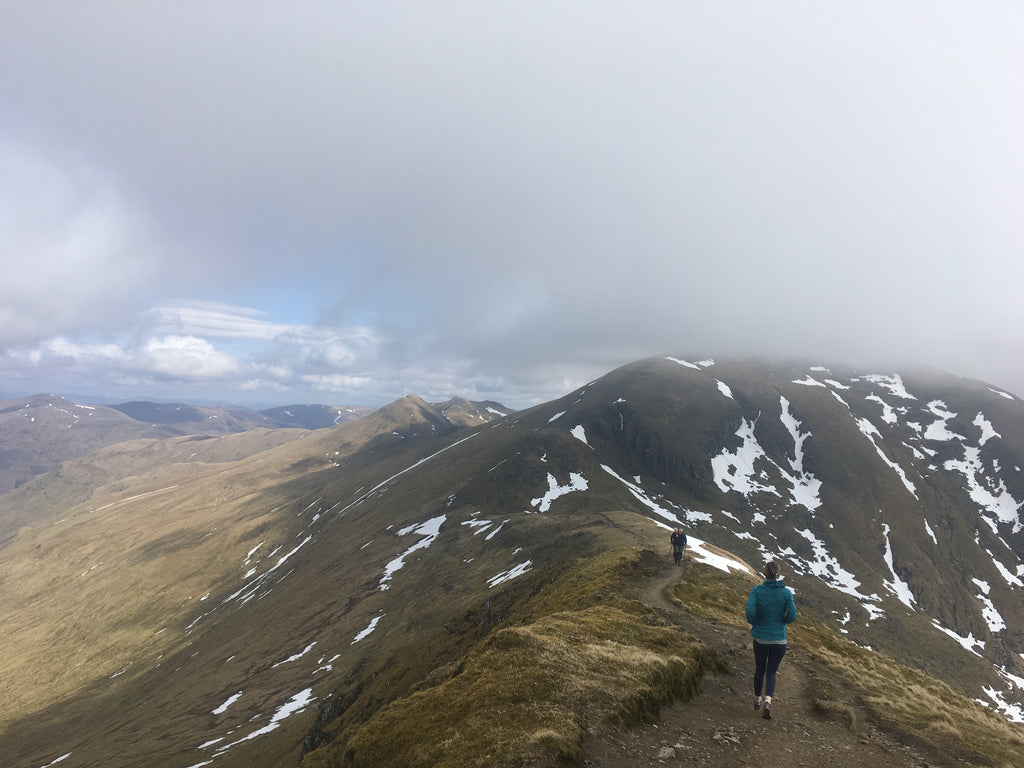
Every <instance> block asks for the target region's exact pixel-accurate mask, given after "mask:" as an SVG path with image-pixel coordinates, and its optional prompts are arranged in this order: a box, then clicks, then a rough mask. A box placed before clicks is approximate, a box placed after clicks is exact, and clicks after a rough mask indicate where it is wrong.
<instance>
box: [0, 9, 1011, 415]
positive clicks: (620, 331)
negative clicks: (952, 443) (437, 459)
mask: <svg viewBox="0 0 1024 768" xmlns="http://www.w3.org/2000/svg"><path fill="white" fill-rule="evenodd" d="M0 9H2V18H3V24H2V25H0V253H2V257H3V262H2V274H0V377H2V378H0V393H3V394H5V395H8V396H10V395H13V394H18V395H20V394H28V393H34V392H55V393H60V394H67V393H72V394H75V395H80V396H81V395H89V396H94V397H96V398H99V397H106V398H115V399H117V398H121V399H136V398H148V399H176V400H203V399H205V400H222V401H235V402H239V403H243V404H271V403H299V402H323V403H334V404H344V405H371V406H377V405H382V404H384V403H386V402H389V401H390V400H393V399H395V398H397V397H401V396H403V395H405V394H418V395H421V396H423V397H425V398H426V399H428V400H430V401H439V400H444V399H447V398H449V397H451V396H455V395H459V396H463V397H469V398H472V399H496V400H500V401H502V402H504V403H505V404H507V405H510V406H512V407H517V408H521V407H525V406H528V405H532V404H535V403H538V402H542V401H544V400H548V399H551V398H554V397H558V396H560V395H562V394H565V393H566V392H568V391H570V390H571V389H573V388H574V387H576V386H578V385H580V384H582V383H585V382H586V381H588V380H590V379H592V378H594V377H596V376H599V375H601V374H603V373H605V372H607V371H609V370H611V369H612V368H615V367H617V366H618V365H621V364H624V363H627V362H631V361H633V360H636V359H639V358H642V357H646V356H648V355H654V354H672V355H676V356H684V357H685V356H690V355H692V356H698V355H699V356H700V357H702V358H703V357H716V356H717V357H727V356H734V355H747V354H771V355H775V354H780V355H787V356H796V357H802V358H808V359H810V360H811V361H812V362H820V363H824V364H827V363H830V362H831V363H841V362H847V361H849V362H852V363H855V364H858V365H859V364H866V365H878V366H881V367H887V372H888V370H890V369H891V370H896V369H898V368H899V367H900V366H901V365H914V364H918V363H925V364H929V365H932V366H935V367H938V368H940V369H943V370H946V371H949V372H952V373H955V374H957V375H962V376H969V377H974V378H981V379H984V380H986V381H988V382H990V383H992V384H994V385H997V386H999V387H1001V388H1004V389H1008V390H1010V391H1013V392H1015V393H1017V394H1021V395H1024V355H1022V352H1024V301H1022V299H1021V292H1022V289H1024V258H1022V256H1024V215H1022V214H1024V139H1022V138H1021V137H1024V88H1022V86H1021V76H1022V73H1024V45H1022V44H1021V40H1022V39H1024V4H1021V3H1017V2H1010V1H1008V0H1007V1H1003V2H976V1H971V2H966V1H965V2H959V3H942V2H920V3H909V2H907V3H901V2H875V3H872V2H863V0H855V1H854V2H848V3H846V2H836V1H834V0H830V2H827V3H822V2H817V1H816V0H814V1H809V2H785V1H780V0H772V1H771V2H768V1H767V0H766V1H765V2H719V1H717V0H716V1H715V2H685V1H683V0H676V1H675V2H630V3H626V2H617V3H606V2H599V1H596V0H586V2H570V1H568V0H558V2H555V3H551V2H529V1H527V2H486V3H481V2H462V3H455V2H430V3H420V2H386V1H384V0H372V1H371V2H344V1H342V2H331V3H327V2H305V3H302V2H300V3H280V2H253V1H252V0H246V2H241V1H239V2H226V1H225V2H216V1H213V2H211V1H209V0H203V1H202V2H174V3H146V4H142V3H124V2H109V3H107V2H70V1H69V2H51V3H27V2H20V1H19V0H0ZM879 370H881V368H879Z"/></svg>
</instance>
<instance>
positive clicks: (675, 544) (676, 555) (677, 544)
mask: <svg viewBox="0 0 1024 768" xmlns="http://www.w3.org/2000/svg"><path fill="white" fill-rule="evenodd" d="M670 538H671V541H672V561H673V562H674V563H675V564H676V565H679V564H680V563H681V562H682V561H683V550H684V549H686V534H685V533H683V529H682V528H676V529H675V530H674V531H673V532H672V536H671V537H670Z"/></svg>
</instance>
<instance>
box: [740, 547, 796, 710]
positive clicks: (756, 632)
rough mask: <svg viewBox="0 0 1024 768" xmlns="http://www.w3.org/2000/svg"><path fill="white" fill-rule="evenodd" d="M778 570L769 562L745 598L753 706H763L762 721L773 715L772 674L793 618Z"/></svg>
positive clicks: (789, 595)
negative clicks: (751, 655) (761, 580)
mask: <svg viewBox="0 0 1024 768" xmlns="http://www.w3.org/2000/svg"><path fill="white" fill-rule="evenodd" d="M779 572H780V567H779V564H778V563H777V562H776V561H774V560H773V561H771V562H770V563H768V564H767V565H766V566H765V568H764V577H765V581H764V583H762V584H758V585H757V586H756V587H754V588H753V589H752V590H750V597H748V598H747V623H748V624H750V625H751V627H750V634H751V636H752V637H753V638H754V709H755V710H758V709H762V708H763V710H764V712H763V714H762V715H761V717H763V718H764V719H765V720H771V718H772V696H774V695H775V674H776V672H778V671H779V664H781V663H782V657H783V656H785V655H786V625H787V624H792V623H793V622H794V621H796V603H795V602H794V601H793V592H792V590H790V589H789V588H787V587H786V586H785V585H784V584H783V583H782V582H781V581H780V580H779ZM762 684H764V685H765V688H764V696H763V697H762V696H761V686H762Z"/></svg>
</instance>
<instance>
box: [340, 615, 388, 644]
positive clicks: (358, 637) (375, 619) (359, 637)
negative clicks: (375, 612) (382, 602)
mask: <svg viewBox="0 0 1024 768" xmlns="http://www.w3.org/2000/svg"><path fill="white" fill-rule="evenodd" d="M385 616H387V614H386V613H382V614H381V615H380V616H374V617H373V618H372V619H370V625H369V626H368V627H367V628H366V629H364V630H363V631H362V632H360V633H359V634H358V635H356V636H355V637H354V638H352V642H351V643H349V645H355V644H356V643H358V642H359V641H360V640H363V639H365V638H366V637H367V636H368V635H369V634H370V633H371V632H373V630H375V629H376V628H377V622H378V621H380V620H381V619H383V618H384V617H385Z"/></svg>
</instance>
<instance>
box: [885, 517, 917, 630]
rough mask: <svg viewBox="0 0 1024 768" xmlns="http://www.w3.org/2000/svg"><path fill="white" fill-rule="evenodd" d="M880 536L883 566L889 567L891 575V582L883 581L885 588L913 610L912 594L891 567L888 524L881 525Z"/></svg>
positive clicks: (890, 543) (891, 558) (890, 544)
mask: <svg viewBox="0 0 1024 768" xmlns="http://www.w3.org/2000/svg"><path fill="white" fill-rule="evenodd" d="M882 535H883V536H884V537H885V564H886V565H887V566H889V573H891V574H892V581H888V580H886V579H883V583H884V584H885V588H886V589H888V590H889V591H890V592H892V593H893V594H894V595H896V597H897V598H899V601H900V602H901V603H903V604H904V605H905V606H907V607H908V608H910V609H911V610H914V602H915V601H914V593H913V592H912V591H911V590H910V585H909V584H907V582H905V581H903V579H901V578H900V577H899V576H898V575H897V573H896V567H895V566H894V565H893V557H892V542H890V541H889V525H888V523H883V524H882Z"/></svg>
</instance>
